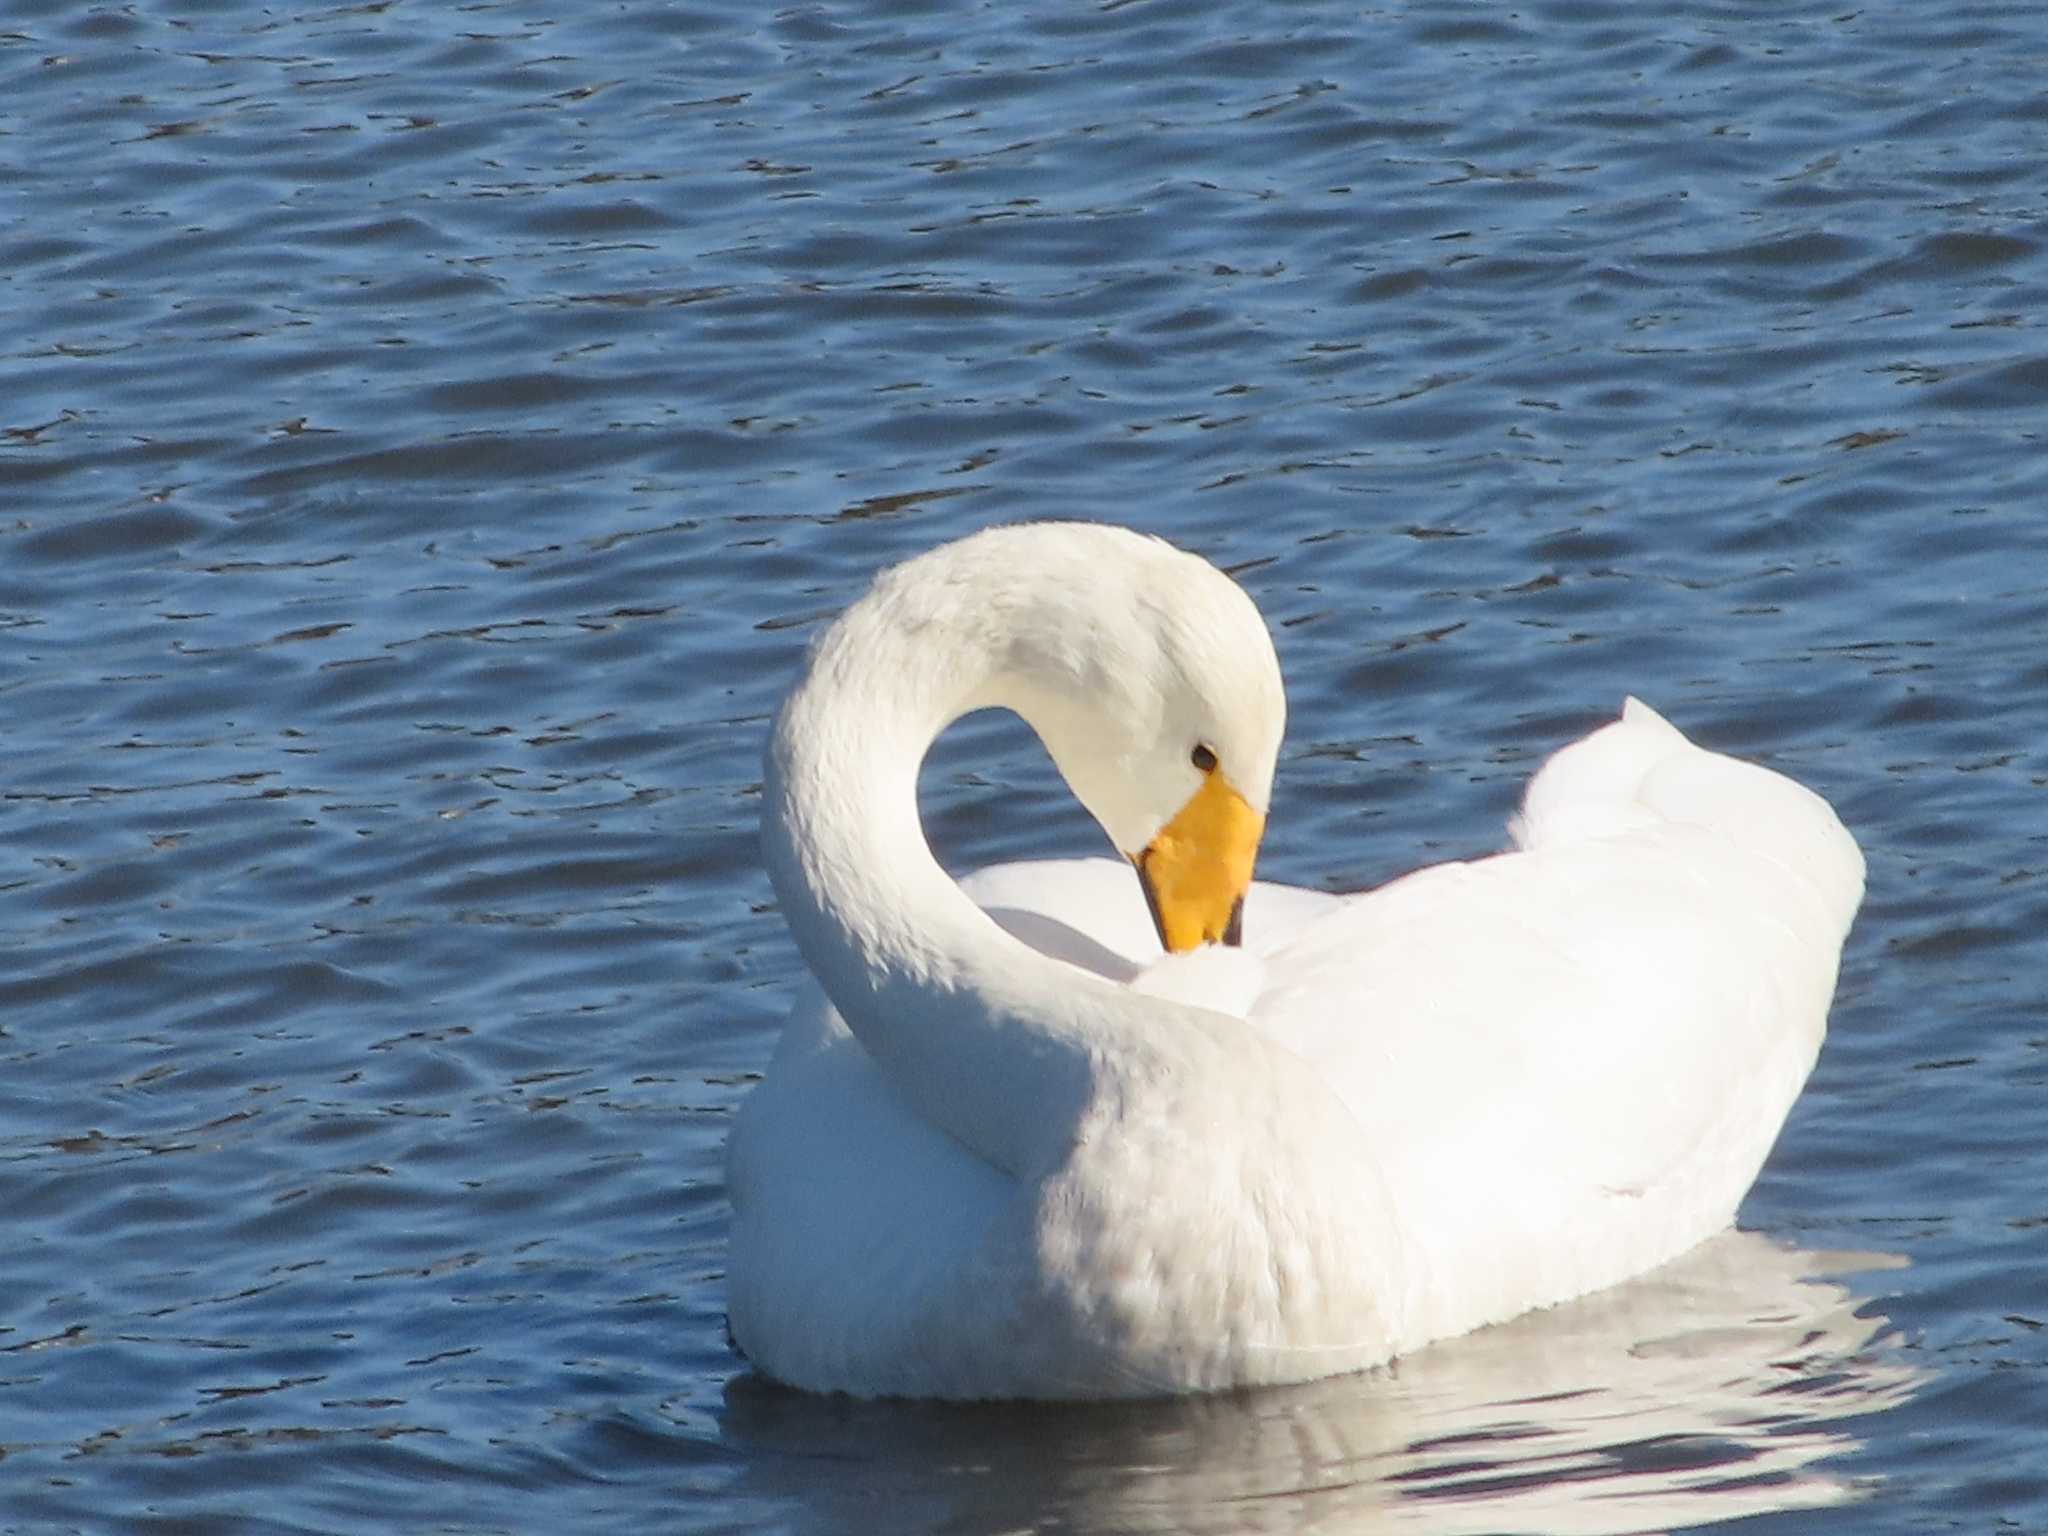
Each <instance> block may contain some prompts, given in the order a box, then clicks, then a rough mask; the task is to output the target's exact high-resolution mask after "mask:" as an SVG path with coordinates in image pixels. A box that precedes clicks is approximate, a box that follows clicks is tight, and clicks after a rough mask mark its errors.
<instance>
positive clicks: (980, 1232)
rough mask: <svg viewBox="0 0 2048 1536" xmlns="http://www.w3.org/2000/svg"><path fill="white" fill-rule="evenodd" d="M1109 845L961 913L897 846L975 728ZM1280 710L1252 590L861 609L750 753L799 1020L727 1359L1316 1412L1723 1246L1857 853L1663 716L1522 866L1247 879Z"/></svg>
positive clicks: (1529, 845)
mask: <svg viewBox="0 0 2048 1536" xmlns="http://www.w3.org/2000/svg"><path fill="white" fill-rule="evenodd" d="M984 708H1007V709H1010V710H1014V711H1015V712H1016V713H1017V714H1019V715H1021V716H1022V717H1023V718H1024V720H1025V721H1026V722H1028V723H1029V724H1030V726H1031V727H1032V728H1033V729H1034V730H1035V731H1036V733H1037V734H1038V736H1039V739H1040V740H1041V741H1042V742H1043V743H1044V745H1045V747H1046V748H1047V750H1048V751H1049V753H1050V754H1051V757H1052V760H1053V762H1054V763H1055V765H1056V766H1057V767H1058V769H1059V771H1060V773H1061V775H1062V776H1063V777H1064V778H1065V780H1066V783H1067V785H1068V787H1069V788H1070V789H1071V790H1072V791H1073V793H1074V794H1075V796H1076V797H1077V798H1078V799H1079V800H1080V802H1081V803H1082V805H1083V806H1084V807H1086V809H1087V810H1088V811H1089V813H1090V814H1091V815H1092V816H1093V817H1094V818H1095V820H1096V821H1097V822H1098V823H1099V824H1100V825H1101V827H1102V829H1103V830H1104V832H1106V833H1107V834H1108V836H1109V839H1110V842H1111V843H1112V844H1113V845H1114V847H1115V849H1116V850H1117V851H1118V852H1119V853H1120V854H1121V855H1122V856H1123V857H1121V858H1118V859H1080V860H1058V861H1046V862H1035V863H1021V864H1008V865H1000V866H996V867H994V868H992V869H987V870H983V871H981V872H979V873H978V874H975V875H972V876H970V877H968V878H967V879H965V880H964V881H961V882H959V883H956V882H955V881H954V880H953V879H952V878H951V877H950V876H948V875H947V874H946V873H945V872H944V871H943V870H942V869H941V868H940V867H939V865H938V863H937V861H936V860H935V859H934V858H933V856H932V853H931V851H930V849H929V847H928V845H927V844H926V842H925V838H924V834H923V829H922V826H921V824H920V821H919V817H918V810H917V774H918V767H919V764H920V762H921V760H922V759H923V757H924V755H925V753H926V751H927V749H928V748H929V746H930V745H931V742H932V740H933V739H934V737H936V736H937V734H938V733H939V732H940V731H941V730H943V729H944V728H945V727H946V726H947V725H948V724H949V723H951V722H952V721H953V720H955V719H957V718H958V717H959V716H961V715H964V714H966V713H968V712H970V711H973V710H977V709H984ZM1285 716H1286V705H1285V699H1284V695H1283V690H1282V685H1281V678H1280V668H1279V663H1278V660H1277V658H1276V656H1275V654H1274V650H1273V645H1272V640H1271V637H1270V635H1269V633H1268V631H1267V629H1266V626H1265V623H1264V621H1263V620H1262V619H1261V617H1260V615H1259V612H1258V609H1257V608H1256V606H1255V605H1254V604H1253V603H1252V601H1251V599H1250V598H1249V597H1248V596H1247V595H1246V594H1245V593H1244V591H1243V590H1242V589H1241V588H1239V587H1238V586H1237V585H1236V584H1235V583H1234V582H1233V581H1231V580H1230V579H1229V578H1228V577H1227V576H1225V575H1224V574H1222V573H1221V572H1220V571H1218V570H1216V569H1215V568H1214V567H1213V566H1211V565H1209V564H1208V563H1207V562H1206V561H1204V560H1202V559H1200V558H1199V557H1197V556H1194V555H1191V554H1187V553H1184V552H1182V551H1180V550H1178V549H1176V548H1174V547H1173V546H1171V545H1169V544H1167V543H1165V542H1163V541H1161V540H1158V539H1154V538H1150V537H1147V536H1143V535H1140V534H1137V533H1134V532H1131V531H1128V530H1125V529H1121V528H1116V527H1111V526H1106V525H1099V524H1079V523H1047V524H1035V525H1025V526H1015V527H1002V528H994V529H990V530H986V531H984V532H981V533H978V534H975V535H972V536H970V537H967V538H964V539H961V540H959V541H957V542H954V543H949V544H945V545H941V546H939V547H937V548H935V549H933V550H930V551H928V552H926V553H924V554H921V555H918V556H916V557H914V558H912V559H910V560H908V561H906V562H904V563H902V564H900V565H898V566H896V567H894V568H893V569H891V570H888V571H885V572H883V573H882V574H881V575H880V576H879V577H877V578H876V580H875V581H874V584H873V586H872V587H871V588H870V590H869V591H868V592H867V593H866V595H865V596H863V597H862V598H860V599H859V600H858V601H857V602H855V603H854V604H853V605H852V606H851V607H849V608H847V609H846V610H845V611H844V612H843V613H842V614H840V616H839V617H838V618H837V619H836V620H835V621H834V622H833V623H832V624H830V625H829V626H828V627H827V628H825V629H824V630H823V632H822V633H820V634H819V635H818V636H817V638H816V639H815V641H814V642H813V644H812V645H811V647H810V650H809V652H808V654H807V656H806V658H805V661H804V663H803V665H802V669H801V671H800V674H799V676H798V677H797V679H796V681H795V683H794V685H793V687H792V688H791V690H790V692H789V694H788V695H787V697H786V699H785V700H784V702H783V704H782V706H781V709H780V710H779V712H778V714H777V716H776V719H775V722H774V725H773V728H772V730H771V733H770V740H769V745H768V749H767V753H766V763H765V777H764V782H763V790H762V794H763V808H762V832H763V849H764V854H765V861H766V865H767V869H768V873H769V877H770V879H771V881H772V883H773V886H774V889H775V894H776V897H777V900H778V902H779V904H780V908H781V911H782V914H783V917H784V919H785V921H786V922H787V923H788V925H789V927H790V930H791V932H792V934H793V935H794V937H795V940H796V943H797V947H798V949H799V950H800V951H801V953H802V955H803V959H804V961H805V963H806V965H807V966H808V968H809V970H810V973H811V977H812V978H813V980H814V983H815V985H814V986H811V987H809V988H807V989H806V991H805V992H804V994H803V995H802V996H800V997H799V998H798V1000H797V1002H796V1004H795V1006H794V1007H793V1009H792V1011H791V1015H790V1018H789V1021H788V1023H787V1025H786V1026H785V1029H784V1031H783V1034H782V1037H781V1039H780V1042H779V1044H778V1045H777V1047H776V1050H775V1053H774V1057H773V1060H772V1062H771V1063H770V1066H769V1068H768V1070H767V1072H766V1074H765V1075H764V1077H763V1079H762V1080H761V1081H760V1082H759V1083H758V1084H757V1085H756V1086H755V1087H754V1088H753V1089H752V1091H751V1092H750V1093H749V1095H748V1097H747V1099H746V1100H745V1101H744V1103H743V1104H742V1106H741V1108H740V1111H739V1113H738V1115H737V1117H736V1119H735V1122H734V1126H733V1130H732V1135H731V1139H730V1143H729V1147H728V1166H727V1182H728V1190H729V1193H730V1197H731V1202H732V1207H733V1225H732V1236H731V1246H730V1254H729V1265H728V1273H727V1302H728V1323H729V1327H730V1331H731V1334H732V1338H733V1341H734V1343H735V1344H736V1345H737V1347H738V1348H739V1349H740V1351H741V1352H742V1353H744V1354H745V1355H746V1356H747V1358H748V1359H749V1360H750V1361H751V1362H752V1364H753V1365H754V1367H755V1368H756V1369H757V1370H759V1371H760V1372H761V1373H763V1374H764V1375H766V1376H768V1377H771V1378H773V1379H776V1380H778V1381H781V1382H784V1383H787V1384H789V1385H792V1386H796V1387H800V1388H805V1389H809V1390H813V1391H837V1392H844V1393H850V1394H853V1395H856V1396H863V1397H879V1396H910V1397H936V1398H956V1399H976V1398H1039V1399H1085V1398H1133V1397H1153V1396H1166V1395H1174V1394H1186V1393H1198V1392H1214V1391H1220V1390H1227V1389H1233V1388H1241V1387H1251V1386H1259V1385H1266V1384H1277V1383H1284V1382H1299V1381H1306V1380H1311V1379H1314V1378H1318V1377H1323V1376H1330V1375H1335V1374H1338V1373H1341V1372H1347V1371H1356V1370H1362V1369H1365V1368H1368V1367H1371V1366H1375V1365H1379V1364H1382V1363H1384V1362H1386V1361H1388V1360H1390V1359H1392V1358H1394V1357H1396V1356H1399V1355H1401V1354H1404V1353H1406V1352H1408V1351H1410V1350H1413V1349H1415V1348H1417V1347H1418V1346H1420V1345H1422V1344H1425V1343H1427V1342H1430V1341H1432V1340H1435V1339H1440V1338H1445V1337H1449V1336H1451V1335H1455V1334H1460V1333H1464V1332H1467V1331H1469V1330H1472V1329H1476V1328H1480V1327H1483V1326H1485V1325H1488V1324H1491V1323H1495V1322H1500V1321H1503V1320H1505V1319H1507V1318H1510V1317H1513V1316H1515V1315H1517V1314H1520V1313H1523V1312H1527V1311H1531V1310H1533V1309H1536V1308H1540V1307H1547V1306H1551V1305H1554V1304H1556V1303H1558V1302H1561V1301H1565V1300H1568V1299H1570V1298H1573V1297H1576V1296H1580V1295H1583V1294H1586V1293H1589V1292H1592V1291H1596V1290H1599V1289H1602V1288H1604V1287H1607V1286H1610V1285H1613V1284H1616V1283H1618V1282H1620V1281H1622V1280H1624V1279H1627V1278H1628V1277H1630V1276H1633V1275H1637V1274H1640V1273H1642V1272H1644V1271H1646V1270H1649V1269H1651V1268H1653V1267H1655V1266H1657V1265H1659V1264H1662V1263H1664V1262H1665V1261H1667V1260H1669V1259H1672V1258H1674V1257H1676V1256H1677V1255H1679V1254H1681V1253H1683V1252H1685V1251H1686V1250H1687V1249H1690V1248H1692V1247H1693V1246H1694V1245H1696V1244H1698V1243H1699V1242H1701V1241H1703V1240H1704V1239H1705V1238H1707V1237H1708V1236H1710V1235H1712V1234H1713V1233H1715V1232H1717V1231H1719V1230H1721V1229H1722V1228H1724V1227H1726V1226H1727V1225H1728V1224H1729V1223H1730V1222H1732V1220H1733V1219H1734V1214H1735V1208H1736V1204H1737V1202H1738V1201H1739V1200H1740V1199H1741V1198H1742V1196H1743V1194H1744V1193H1745V1192H1746V1191H1747V1190H1748V1188H1749V1186H1750V1184H1751V1182H1752V1181H1753V1180H1754V1179H1755V1177H1756V1174H1757V1171H1758V1169H1759V1168H1760V1167H1761V1165H1762V1163H1763V1160H1764V1157H1765V1155H1766V1154H1767V1153H1768V1152H1769V1150H1770V1147H1771V1144H1772V1142H1773V1141H1774V1140H1775V1138H1776V1136H1777V1134H1778V1131H1779V1128H1780V1126H1781V1125H1782V1124H1783V1122H1784V1119H1785V1116H1786V1114H1787V1113H1788V1111H1789V1110H1790V1107H1791V1105H1792V1102H1793V1100H1794V1098H1795V1097H1796V1096H1797V1095H1798V1092H1799V1090H1800V1087H1801V1085H1802V1084H1803V1083H1804V1081H1805V1079H1806V1076H1807V1073H1808V1072H1809V1071H1810V1070H1811V1068H1812V1065H1813V1062H1814V1059H1815V1057H1816V1055H1817V1053H1818V1051H1819V1049H1820V1043H1821V1038H1822V1036H1823V1034H1824V1033H1825V1030H1826V1022H1827V1011H1828V1005H1829V1002H1830V1000H1831V998H1832V995H1833V992H1834V986H1835V976H1836V968H1837V965H1838V962H1839V958H1840V952H1841V946H1842V942H1843V940H1844V938H1845V936H1846V934H1847V931H1848V928H1849V924H1850V921H1851V919H1852V918H1853V916H1854V915H1855V911H1856V908H1857V905H1858V904H1859V902H1860V901H1861V899H1862V891H1863V859H1862V856H1861V854H1860V853H1859V852H1858V850H1857V847H1856V844H1855V842H1854V841H1853V840H1852V839H1851V838H1850V836H1849V834H1848V833H1847V832H1846V831H1845V830H1844V829H1843V827H1842V824H1841V823H1840V821H1839V820H1837V818H1836V817H1835V814H1834V812H1833V811H1832V810H1831V809H1830V808H1829V807H1828V805H1827V803H1826V802H1825V801H1824V800H1822V799H1821V798H1820V797H1819V796H1817V795H1815V794H1813V793H1812V792H1811V791H1809V790H1807V789H1804V788H1802V787H1801V786H1799V785H1797V784H1795V783H1793V782H1792V781H1791V780H1790V779H1787V778H1785V777H1783V776H1781V775H1779V774H1777V773H1774V772H1771V771H1769V770H1767V769H1765V768H1762V767H1760V766H1757V765H1755V764H1750V763H1744V762H1740V761H1737V760H1735V759H1733V758H1729V757H1725V756H1722V755H1720V754H1717V753H1713V752H1709V751H1706V750H1704V749H1702V748H1700V747H1698V746H1695V745H1694V744H1693V743H1692V742H1690V741H1689V740H1687V739H1686V737H1685V736H1684V735H1683V734H1681V733H1680V732H1679V731H1678V730H1677V729H1676V728H1675V727H1674V726H1672V725H1671V724H1669V723H1667V722H1666V721H1665V720H1664V719H1663V718H1662V717H1660V716H1659V715H1658V714H1656V713H1655V712H1654V711H1653V710H1651V709H1650V708H1649V707H1648V706H1646V705H1644V704H1642V703H1639V702H1637V701H1636V700H1633V699H1631V700H1629V701H1628V702H1627V703H1626V705H1625V706H1624V708H1623V710H1622V713H1621V715H1620V717H1619V718H1618V719H1617V720H1615V721H1613V722H1611V723H1609V724H1607V725H1604V726H1602V727H1601V728H1600V729H1598V730H1596V731H1594V732H1593V733H1592V734H1591V735H1589V736H1587V737H1585V738H1584V739H1583V740H1580V741H1578V742H1576V743H1574V744H1572V745H1569V746H1567V747H1565V748H1564V749H1563V750H1561V751H1560V752H1558V753H1557V754H1556V755H1555V756H1554V757H1552V758H1551V759H1550V760H1549V761H1548V762H1547V763H1546V764H1545V765H1544V766H1543V767H1542V769H1541V770H1540V771H1539V772H1538V773H1537V775H1536V776H1535V778H1534V780H1533V781H1532V782H1531V784H1530V786H1529V788H1528V790H1527V793H1526V796H1525V798H1524V800H1523V803H1522V806H1521V809H1520V812H1519V813H1518V815H1517V816H1516V817H1515V818H1514V820H1513V821H1512V823H1511V825H1510V829H1509V831H1510V837H1509V843H1510V846H1509V850H1508V851H1506V852H1502V853H1499V854H1496V855H1493V856H1490V857H1486V858H1480V859H1474V860H1471V861H1469V862H1459V863H1448V864H1441V865H1436V866H1433V867H1430V868H1425V869H1422V870H1419V871H1417V872H1415V873H1413V874H1410V875H1407V876H1405V877H1403V878H1400V879H1397V880H1394V881H1392V882H1391V883H1389V884H1386V885H1383V886H1380V887H1378V888H1376V889H1373V890H1370V891H1366V892H1362V893H1358V894H1352V895H1342V896H1338V895H1330V894H1327V893H1323V892H1318V891H1309V890H1300V889H1293V888H1289V887H1285V886H1278V885H1273V884H1270V883H1267V882H1263V881H1254V880H1253V879H1252V870H1253V861H1254V858H1255V855H1256V852H1257V849H1258V845H1259V842H1260V839H1261V836H1262V834H1263V832H1264V828H1265V818H1266V812H1267V809H1268V806H1269V803H1270V799H1271V794H1272V788H1273V778H1274V770H1275V765H1276V762H1277V759H1278V754H1279V749H1280V742H1281V734H1282V729H1283V726H1284V723H1285Z"/></svg>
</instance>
